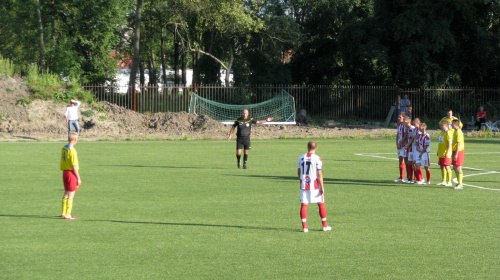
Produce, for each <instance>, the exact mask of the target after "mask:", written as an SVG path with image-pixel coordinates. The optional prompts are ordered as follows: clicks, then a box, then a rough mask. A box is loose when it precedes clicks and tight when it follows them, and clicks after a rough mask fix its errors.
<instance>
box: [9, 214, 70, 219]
mask: <svg viewBox="0 0 500 280" xmlns="http://www.w3.org/2000/svg"><path fill="white" fill-rule="evenodd" d="M0 217H11V218H32V219H59V220H63V218H61V216H42V215H7V214H0Z"/></svg>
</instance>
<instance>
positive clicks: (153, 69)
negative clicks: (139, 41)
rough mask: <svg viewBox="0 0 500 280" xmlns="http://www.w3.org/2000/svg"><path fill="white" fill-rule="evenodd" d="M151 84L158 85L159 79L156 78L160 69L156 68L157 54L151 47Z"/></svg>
mask: <svg viewBox="0 0 500 280" xmlns="http://www.w3.org/2000/svg"><path fill="white" fill-rule="evenodd" d="M148 68H149V85H150V86H156V85H158V81H157V79H156V77H157V75H156V74H157V73H158V69H157V68H156V63H155V54H154V52H153V49H151V53H150V58H149V67H148Z"/></svg>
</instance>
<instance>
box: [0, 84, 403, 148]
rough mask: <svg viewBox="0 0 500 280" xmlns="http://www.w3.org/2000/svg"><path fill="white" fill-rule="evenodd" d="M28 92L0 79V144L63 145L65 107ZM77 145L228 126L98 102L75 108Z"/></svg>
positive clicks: (296, 129) (290, 130)
mask: <svg viewBox="0 0 500 280" xmlns="http://www.w3.org/2000/svg"><path fill="white" fill-rule="evenodd" d="M29 97H30V92H29V89H28V87H27V85H26V82H25V81H24V80H23V79H21V78H11V77H0V141H15V140H22V139H24V140H41V141H65V140H66V139H67V124H66V120H65V118H64V112H65V108H66V106H67V105H68V104H63V103H58V102H55V101H47V100H34V101H31V102H30V103H29V102H26V101H27V100H29ZM80 126H81V127H82V132H81V140H125V139H132V140H142V139H225V138H226V137H227V134H228V132H229V129H230V126H229V125H224V124H221V123H219V122H217V121H215V120H212V119H210V118H209V117H207V116H204V115H201V116H197V115H191V114H188V113H186V112H179V113H156V114H152V115H146V114H139V113H136V112H134V111H131V110H127V109H125V108H122V107H119V106H117V105H114V104H111V103H108V102H103V103H100V104H98V105H93V106H92V105H89V104H82V105H81V106H80ZM389 133H391V134H392V133H394V129H382V128H376V127H366V128H339V127H337V128H328V127H311V126H295V125H293V126H292V125H287V126H283V125H256V126H254V129H253V132H252V138H253V139H266V138H292V137H309V138H320V137H339V136H363V135H373V136H376V135H380V134H389Z"/></svg>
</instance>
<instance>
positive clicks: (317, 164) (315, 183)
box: [297, 141, 332, 232]
mask: <svg viewBox="0 0 500 280" xmlns="http://www.w3.org/2000/svg"><path fill="white" fill-rule="evenodd" d="M307 150H308V152H307V153H306V154H303V155H301V156H300V157H299V163H298V166H297V174H298V176H299V180H300V203H301V206H300V218H301V219H302V231H303V232H308V231H309V229H308V228H307V205H308V204H309V203H317V204H318V207H319V216H320V217H321V222H322V223H323V231H330V230H332V228H331V227H329V226H328V223H327V222H326V207H325V187H324V184H323V171H322V167H323V161H322V160H321V158H320V157H319V156H318V155H316V150H317V144H316V142H314V141H311V142H309V143H307Z"/></svg>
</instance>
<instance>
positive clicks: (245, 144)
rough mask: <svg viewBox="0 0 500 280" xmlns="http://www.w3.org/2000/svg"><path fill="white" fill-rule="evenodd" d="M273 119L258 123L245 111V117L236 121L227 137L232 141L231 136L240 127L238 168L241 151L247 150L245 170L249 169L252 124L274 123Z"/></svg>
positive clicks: (237, 141)
mask: <svg viewBox="0 0 500 280" xmlns="http://www.w3.org/2000/svg"><path fill="white" fill-rule="evenodd" d="M272 120H273V118H272V117H270V118H267V119H265V120H260V121H256V120H254V119H253V118H249V117H248V109H243V115H242V116H241V117H240V118H238V119H237V120H235V121H234V124H233V126H232V127H231V130H230V131H229V135H228V136H227V141H230V140H231V135H232V134H233V131H234V128H235V127H238V131H237V132H236V158H237V159H238V168H240V167H241V149H242V148H244V149H245V155H244V156H243V169H247V159H248V150H250V133H251V132H252V124H261V123H265V122H270V121H272Z"/></svg>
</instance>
